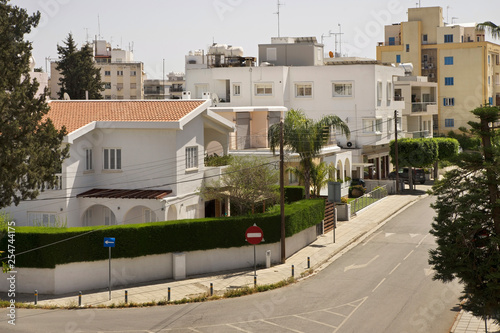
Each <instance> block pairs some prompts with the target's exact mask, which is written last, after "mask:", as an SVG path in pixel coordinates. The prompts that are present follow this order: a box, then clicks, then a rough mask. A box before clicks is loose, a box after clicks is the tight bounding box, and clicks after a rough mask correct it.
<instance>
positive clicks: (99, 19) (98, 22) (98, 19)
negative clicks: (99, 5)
mask: <svg viewBox="0 0 500 333" xmlns="http://www.w3.org/2000/svg"><path fill="white" fill-rule="evenodd" d="M97 35H98V36H99V39H101V18H100V17H99V14H97Z"/></svg>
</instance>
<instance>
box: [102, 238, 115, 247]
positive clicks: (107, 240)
mask: <svg viewBox="0 0 500 333" xmlns="http://www.w3.org/2000/svg"><path fill="white" fill-rule="evenodd" d="M104 247H115V238H114V237H104Z"/></svg>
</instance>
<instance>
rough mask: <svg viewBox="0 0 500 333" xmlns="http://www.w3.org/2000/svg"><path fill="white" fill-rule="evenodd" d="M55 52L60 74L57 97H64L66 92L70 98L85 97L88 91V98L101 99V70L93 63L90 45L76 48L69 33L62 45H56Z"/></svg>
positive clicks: (102, 89)
mask: <svg viewBox="0 0 500 333" xmlns="http://www.w3.org/2000/svg"><path fill="white" fill-rule="evenodd" d="M57 53H59V58H60V60H59V61H58V62H57V67H56V69H57V70H58V71H59V72H60V74H61V78H60V79H59V81H60V83H59V85H60V86H61V89H60V90H59V92H58V95H59V98H60V99H62V98H64V93H67V94H68V95H69V97H70V98H71V99H77V100H78V99H86V92H88V98H89V99H102V95H101V91H104V86H103V83H102V82H101V71H100V69H99V68H97V67H96V66H95V64H94V57H93V53H92V47H91V46H90V45H89V44H86V45H84V46H83V47H82V48H81V49H80V50H78V48H77V45H76V43H75V40H74V39H73V35H72V34H71V33H70V34H68V38H67V39H66V40H65V41H64V46H60V45H57Z"/></svg>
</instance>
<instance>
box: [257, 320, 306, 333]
mask: <svg viewBox="0 0 500 333" xmlns="http://www.w3.org/2000/svg"><path fill="white" fill-rule="evenodd" d="M261 322H263V323H266V324H269V325H274V326H278V327H281V328H284V329H287V330H290V331H293V332H297V333H303V332H302V331H297V330H294V329H291V328H289V327H286V326H281V325H278V324H275V323H272V322H270V321H267V320H261Z"/></svg>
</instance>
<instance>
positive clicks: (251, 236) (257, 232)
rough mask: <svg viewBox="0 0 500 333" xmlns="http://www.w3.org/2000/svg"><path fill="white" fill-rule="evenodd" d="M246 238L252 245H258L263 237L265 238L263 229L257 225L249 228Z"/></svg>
mask: <svg viewBox="0 0 500 333" xmlns="http://www.w3.org/2000/svg"><path fill="white" fill-rule="evenodd" d="M245 238H246V240H247V242H249V243H250V244H252V245H257V244H259V243H260V242H262V239H263V238H264V233H263V232H262V229H261V228H259V227H258V226H256V225H253V226H251V227H250V228H248V229H247V231H246V232H245Z"/></svg>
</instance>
